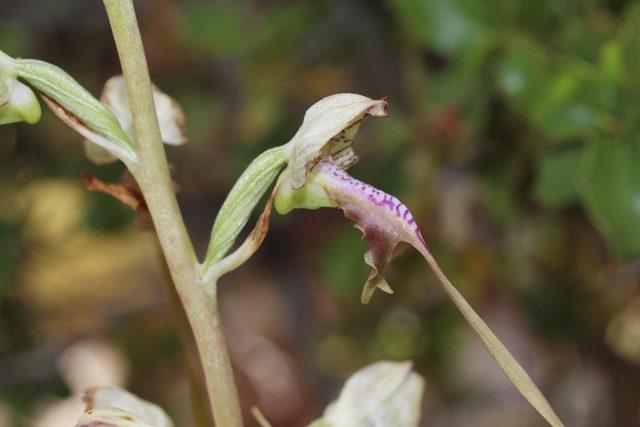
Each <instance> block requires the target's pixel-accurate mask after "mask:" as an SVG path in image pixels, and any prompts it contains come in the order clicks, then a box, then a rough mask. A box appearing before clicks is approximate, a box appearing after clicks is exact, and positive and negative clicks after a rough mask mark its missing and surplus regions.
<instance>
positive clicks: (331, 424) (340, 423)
mask: <svg viewBox="0 0 640 427" xmlns="http://www.w3.org/2000/svg"><path fill="white" fill-rule="evenodd" d="M423 391H424V379H423V378H422V377H421V376H420V375H419V374H417V373H415V372H414V371H413V370H412V364H411V362H378V363H374V364H373V365H369V366H367V367H365V368H363V369H361V370H359V371H358V372H356V373H355V374H353V375H352V376H351V377H350V378H349V379H348V380H347V382H346V383H345V385H344V387H343V389H342V391H341V392H340V396H339V397H338V400H336V401H335V402H333V403H332V404H330V405H329V406H328V407H327V409H325V411H324V416H323V417H322V418H321V419H320V420H317V421H315V422H314V423H313V424H312V425H311V426H310V427H383V426H395V427H416V426H417V425H418V423H419V422H420V413H421V409H422V405H421V401H422V393H423Z"/></svg>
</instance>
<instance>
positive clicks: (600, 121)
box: [0, 0, 640, 427]
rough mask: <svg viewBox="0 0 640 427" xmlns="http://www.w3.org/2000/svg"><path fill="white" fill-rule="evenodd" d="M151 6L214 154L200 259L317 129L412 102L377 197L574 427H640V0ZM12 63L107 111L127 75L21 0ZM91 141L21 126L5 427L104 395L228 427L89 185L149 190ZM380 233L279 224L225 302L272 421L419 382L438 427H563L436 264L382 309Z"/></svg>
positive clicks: (373, 144)
mask: <svg viewBox="0 0 640 427" xmlns="http://www.w3.org/2000/svg"><path fill="white" fill-rule="evenodd" d="M136 5H137V7H138V12H139V19H140V21H141V26H142V32H143V37H144V42H145V47H146V51H147V54H148V59H149V64H150V68H151V71H152V77H153V79H154V81H155V83H156V84H158V86H160V87H161V88H162V89H163V90H164V91H166V92H167V93H169V94H171V95H172V96H173V97H175V98H176V99H177V100H178V101H179V102H180V103H181V104H182V106H183V107H184V109H185V112H186V114H187V120H188V128H189V135H190V140H191V142H190V144H189V145H187V146H185V147H182V148H176V147H168V148H167V149H168V155H169V158H170V161H171V163H172V164H173V165H174V169H175V178H176V181H177V183H178V185H179V187H180V193H179V198H180V202H181V205H182V208H183V212H184V215H185V218H186V221H187V223H188V226H189V229H190V232H191V235H192V236H193V238H194V240H195V243H196V245H197V248H198V250H199V252H200V253H202V252H203V251H204V249H205V248H206V245H207V238H208V236H209V231H210V227H211V224H212V222H213V218H214V215H215V213H216V211H217V209H218V208H219V206H220V204H221V203H222V201H223V200H224V197H225V195H226V193H227V191H228V190H229V189H230V188H231V185H232V184H233V182H234V181H235V179H236V177H237V176H238V175H239V174H240V173H241V171H242V170H243V168H244V167H245V166H246V165H247V164H248V163H249V162H250V161H251V159H252V158H253V157H255V156H256V155H257V154H258V153H260V152H261V151H263V150H264V149H266V148H268V147H271V146H274V145H276V144H282V143H284V142H286V141H288V139H289V138H290V137H291V136H292V135H293V134H294V133H295V130H296V129H297V126H298V125H299V123H300V122H301V120H302V116H303V113H304V111H305V109H306V108H307V107H308V106H309V105H311V104H312V103H313V102H315V101H316V100H318V99H320V98H321V97H323V96H326V95H329V94H333V93H337V92H347V91H348V92H356V93H362V94H365V95H367V96H370V97H372V98H376V97H382V96H387V97H388V99H389V103H390V107H391V115H390V117H389V118H388V119H385V120H369V121H367V123H366V125H365V126H364V127H363V130H362V131H361V134H360V135H359V136H358V138H357V141H356V146H357V150H358V151H359V153H360V154H361V157H362V160H361V162H360V163H359V164H358V165H356V166H355V167H354V168H353V170H352V172H353V174H354V175H355V176H357V177H358V178H361V179H363V180H365V181H367V182H369V183H371V184H373V185H375V186H378V187H381V188H383V189H384V190H385V191H387V192H390V193H392V194H395V195H397V196H398V197H399V198H400V199H402V200H403V201H404V202H405V203H406V204H407V205H408V206H410V207H411V209H412V211H413V213H414V216H415V217H416V218H417V220H418V223H419V224H421V226H422V229H423V232H424V234H425V235H426V238H427V241H428V242H429V243H430V245H431V247H432V250H433V252H434V254H435V256H436V258H437V259H439V260H441V263H442V264H443V266H444V268H445V270H446V271H447V272H448V273H449V274H450V277H451V279H452V280H453V282H454V283H455V284H456V285H457V286H458V287H459V288H460V289H461V291H462V292H463V293H464V294H465V295H466V296H467V298H468V299H469V300H470V302H471V303H472V305H474V306H475V307H476V308H477V309H478V311H479V312H480V313H481V314H482V315H483V317H485V318H486V319H487V321H488V323H489V324H490V325H492V327H494V328H495V330H496V332H497V334H498V335H499V336H500V337H501V338H502V339H504V341H505V343H506V344H507V346H508V347H510V348H511V349H512V350H513V352H514V354H515V355H516V357H517V358H518V359H520V361H521V362H522V363H523V365H524V366H525V367H526V368H527V370H528V371H529V372H530V374H531V375H532V376H533V377H534V379H535V380H536V382H537V383H538V384H539V385H540V386H541V388H542V389H543V391H544V392H545V394H546V395H547V397H548V398H549V399H550V400H551V402H552V405H553V406H554V407H555V408H556V409H557V412H558V413H559V415H560V416H561V418H563V420H564V421H565V423H566V424H567V425H580V426H593V427H596V426H612V425H615V426H637V425H639V424H640V412H638V408H639V404H640V366H639V365H640V291H639V289H638V285H639V278H640V258H639V255H640V166H639V165H640V138H639V137H638V134H639V131H640V120H639V119H640V109H639V108H638V100H639V99H640V2H636V1H626V0H610V1H604V0H574V1H570V0H554V1H552V0H541V1H540V0H539V1H532V0H510V1H509V0H499V1H495V2H484V1H480V0H375V1H367V0H325V1H312V0H307V1H285V0H242V1H231V0H224V1H222V0H221V1H205V0H185V1H182V2H170V1H166V0H155V1H151V0H140V1H138V2H136ZM0 48H1V49H2V50H3V51H5V52H7V53H8V54H10V55H14V56H21V57H27V58H39V59H43V60H47V61H50V62H53V63H55V64H57V65H59V66H61V67H62V68H64V69H65V70H67V71H68V72H69V73H70V74H72V75H73V76H75V77H76V78H77V79H78V80H79V81H80V82H82V83H83V84H84V85H85V86H86V87H87V88H88V89H90V90H91V91H92V92H93V93H95V94H98V93H99V92H100V89H101V86H102V83H103V82H104V81H106V80H107V79H108V78H109V77H110V76H112V75H114V74H117V73H119V65H118V61H117V56H116V52H115V48H114V46H113V42H112V39H111V36H110V33H109V31H108V24H107V21H106V16H105V13H104V11H103V8H102V5H101V3H100V2H98V1H83V2H77V1H72V0H50V1H47V2H41V1H37V0H24V1H21V2H4V3H3V5H2V16H1V17H0ZM80 142H81V138H80V137H79V136H78V135H75V134H73V133H72V132H71V131H70V130H68V129H66V128H65V127H64V126H63V125H62V124H61V123H60V122H58V121H57V120H56V119H55V118H54V117H53V115H52V114H50V113H46V114H45V115H44V117H43V120H42V121H41V123H40V124H39V125H37V126H26V125H20V126H5V127H1V128H0V165H1V167H0V200H1V201H2V202H0V425H16V426H31V425H36V426H37V425H43V426H45V425H46V426H48V427H51V426H54V427H55V426H57V425H60V426H66V425H71V424H72V423H73V422H74V421H73V420H74V417H76V418H77V415H78V414H79V412H78V411H80V408H81V406H82V405H81V404H80V403H79V402H80V400H79V393H81V392H82V388H83V387H86V386H87V385H94V384H93V383H89V384H86V383H87V382H88V381H94V382H101V383H113V384H114V385H121V386H125V387H127V388H129V389H130V390H131V391H133V392H134V393H137V394H139V395H140V396H142V397H144V398H145V399H148V400H151V401H154V402H157V403H159V404H161V405H163V406H164V407H165V408H166V409H167V410H168V411H169V412H170V413H171V415H172V417H173V418H174V420H175V421H176V422H177V424H178V425H192V424H193V425H206V413H204V414H203V411H202V407H201V406H199V404H198V402H199V400H198V399H197V398H192V397H191V395H192V393H195V394H196V395H197V393H198V385H197V384H198V377H199V374H198V371H197V368H193V366H197V364H194V362H193V360H192V359H193V358H192V355H191V354H190V352H189V345H188V339H185V336H186V334H185V332H184V325H183V324H182V323H181V322H180V320H176V319H180V316H179V312H178V310H176V308H175V305H173V304H172V302H171V301H172V293H171V291H170V287H168V286H167V279H166V274H165V271H164V270H163V264H162V259H161V257H160V255H159V253H158V249H157V245H156V242H155V240H154V237H153V234H151V233H150V232H149V231H144V230H143V229H144V228H145V222H144V220H143V219H136V218H135V215H134V214H133V213H132V212H130V211H128V210H127V209H126V208H124V207H123V206H120V205H119V204H118V203H117V202H115V201H114V200H111V199H109V198H108V197H107V196H104V195H100V194H95V193H87V192H86V191H85V190H84V189H83V186H82V183H81V180H80V174H81V173H83V172H89V173H92V174H95V175H97V176H98V177H100V178H101V179H103V180H107V181H117V180H118V179H119V178H120V176H121V175H122V173H123V167H122V166H121V165H114V166H108V167H96V166H93V165H91V164H90V163H89V162H88V161H87V160H86V159H85V158H84V155H83V150H82V147H81V144H80ZM359 237H360V236H359V233H358V232H357V230H354V229H352V228H351V224H349V222H348V221H347V220H345V219H343V218H341V216H340V215H339V213H338V212H335V211H331V210H321V211H318V212H294V213H293V214H292V215H289V216H287V217H277V216H276V217H274V219H273V224H272V229H271V231H270V233H269V235H268V237H267V240H266V242H265V244H264V246H263V247H262V248H261V249H260V251H259V252H258V254H257V256H256V257H255V258H254V259H252V260H251V261H250V262H249V263H248V264H247V265H245V266H244V267H243V268H242V269H241V270H239V271H237V272H235V273H233V274H230V275H229V276H228V277H225V279H223V281H222V284H221V286H222V288H221V298H222V306H223V311H224V317H225V320H226V326H227V334H228V338H229V341H230V346H231V351H232V357H233V359H234V363H235V368H236V371H237V376H238V381H239V387H240V391H241V394H242V398H243V404H244V405H245V406H246V408H247V409H248V408H249V407H250V406H252V405H257V406H259V407H260V408H261V410H262V411H263V413H264V414H265V415H266V416H267V418H269V419H270V420H271V421H272V422H273V424H274V425H277V426H299V425H305V423H308V422H310V421H311V420H313V419H314V418H316V417H317V416H319V415H320V413H321V411H322V408H323V407H324V406H325V405H326V404H327V403H328V402H329V401H330V400H332V399H334V398H335V396H336V393H337V391H338V390H339V386H340V384H341V383H342V382H343V381H344V379H345V378H346V377H347V376H348V375H349V374H350V373H352V372H354V371H355V370H356V369H358V368H360V367H362V366H364V365H366V364H368V363H371V362H374V361H377V360H379V359H382V358H386V359H393V360H403V359H413V360H414V361H415V365H416V368H417V370H418V371H419V372H420V373H422V374H423V375H424V376H425V377H426V380H427V392H426V397H425V402H424V413H423V425H425V426H426V425H429V426H468V425H474V426H481V427H482V426H515V425H517V426H542V425H544V424H543V422H542V420H541V419H539V418H538V416H537V415H536V414H535V413H534V411H533V410H532V409H531V408H529V407H528V406H527V404H526V403H525V402H524V401H523V400H522V399H521V397H520V396H519V395H518V394H517V392H515V389H513V387H512V386H511V385H510V384H509V383H508V382H507V380H506V379H505V378H504V376H503V375H502V374H501V373H500V371H499V370H498V368H497V367H495V366H494V364H493V362H492V360H491V359H490V356H488V355H487V354H486V352H485V351H484V349H483V348H482V347H481V345H480V344H479V342H478V341H477V339H476V338H475V337H474V336H473V335H472V334H471V333H470V331H469V330H468V328H467V326H466V325H465V323H464V322H463V320H462V319H461V318H460V316H459V315H458V313H457V312H456V310H455V309H454V308H453V307H452V306H451V305H450V304H449V303H448V301H447V299H446V297H445V296H444V295H443V293H442V292H441V291H440V289H439V287H438V286H437V285H436V283H435V280H434V278H433V277H432V276H431V274H430V272H429V271H428V269H427V267H426V266H425V265H423V263H422V262H421V261H420V260H419V258H418V257H415V256H413V255H411V254H406V255H404V256H403V257H401V258H400V259H399V260H398V261H397V262H396V263H395V267H394V268H393V271H392V273H391V276H390V277H389V280H390V283H392V285H393V284H395V285H394V289H396V294H395V295H393V296H388V295H382V294H381V295H377V296H376V297H375V298H374V300H373V301H372V303H371V304H370V305H368V306H362V305H360V303H359V294H360V290H361V287H362V284H363V283H364V279H365V277H366V274H367V268H366V266H365V264H364V262H363V261H362V256H363V253H364V252H365V250H366V246H365V244H364V243H363V242H362V241H360V240H359ZM190 366H191V368H190ZM191 380H193V381H191ZM191 384H195V385H191ZM56 417H57V418H56ZM246 418H247V423H248V425H252V424H251V423H252V422H253V421H252V420H251V419H250V416H247V417H246Z"/></svg>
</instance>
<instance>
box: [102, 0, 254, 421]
mask: <svg viewBox="0 0 640 427" xmlns="http://www.w3.org/2000/svg"><path fill="white" fill-rule="evenodd" d="M104 5H105V7H106V10H107V14H108V16H109V22H110V24H111V28H112V31H113V37H114V39H115V42H116V46H117V49H118V55H119V57H120V62H121V64H122V71H123V74H124V77H125V81H126V84H127V91H128V93H129V102H130V104H131V111H132V113H133V121H134V126H135V134H136V144H137V151H138V156H139V161H138V163H136V164H131V165H128V166H129V167H130V169H131V172H132V173H133V174H134V176H135V177H136V179H137V181H138V184H139V185H140V188H141V189H142V192H143V194H144V197H145V201H146V203H147V206H148V208H149V212H150V213H151V217H152V219H153V223H154V225H155V229H156V232H157V234H158V238H159V240H160V245H161V247H162V251H163V253H164V255H165V259H166V261H167V264H168V266H169V270H170V272H171V277H172V279H173V282H174V284H175V287H176V290H177V292H178V295H179V296H180V300H181V301H182V304H183V306H184V309H185V312H186V314H187V317H188V319H189V323H190V325H191V329H192V330H193V334H194V336H195V341H196V344H197V347H198V352H199V354H200V359H201V361H202V364H203V368H204V373H205V379H206V384H207V390H208V392H209V399H210V403H211V408H212V410H213V415H214V420H215V422H216V424H217V425H218V426H221V427H239V426H242V414H241V411H240V404H239V400H238V393H237V390H236V385H235V381H234V378H233V371H232V369H231V362H230V359H229V355H228V352H227V347H226V342H225V337H224V333H223V330H222V325H221V323H220V315H219V311H218V305H217V298H216V297H215V295H213V296H209V295H206V294H205V290H204V286H203V285H202V281H201V277H200V273H199V268H198V261H197V258H196V255H195V252H194V250H193V245H192V243H191V240H190V238H189V235H188V233H187V230H186V227H185V225H184V221H183V219H182V215H181V213H180V209H179V207H178V203H177V200H176V197H175V194H174V191H173V185H172V183H171V177H170V175H169V168H168V166H167V160H166V157H165V152H164V148H163V146H162V140H161V138H160V128H159V126H158V120H157V116H156V111H155V106H154V103H153V97H152V94H151V80H150V78H149V70H148V67H147V61H146V57H145V55H144V50H143V47H142V39H141V37H140V30H139V28H138V23H137V20H136V16H135V10H134V7H133V2H132V0H104Z"/></svg>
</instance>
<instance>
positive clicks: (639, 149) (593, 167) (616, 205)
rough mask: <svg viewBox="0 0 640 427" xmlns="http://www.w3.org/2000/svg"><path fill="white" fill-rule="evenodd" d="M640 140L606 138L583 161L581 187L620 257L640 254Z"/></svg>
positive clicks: (591, 212) (594, 217)
mask: <svg viewBox="0 0 640 427" xmlns="http://www.w3.org/2000/svg"><path fill="white" fill-rule="evenodd" d="M639 165H640V141H638V139H634V140H632V141H620V140H613V139H606V138H602V139H600V140H599V141H596V142H592V143H590V144H589V145H588V146H587V147H586V148H585V153H584V155H583V157H582V159H581V162H580V168H579V171H578V173H579V180H578V190H579V194H580V198H581V200H582V203H583V204H584V206H585V208H586V209H587V212H588V214H589V216H590V217H591V218H592V220H593V221H594V222H595V224H596V225H597V226H598V228H599V229H600V231H601V232H602V233H603V234H604V235H605V236H606V237H607V240H608V241H609V242H610V243H611V244H612V245H613V247H614V248H615V250H616V252H617V253H618V255H619V256H621V257H623V258H629V257H632V256H635V255H638V254H639V253H640V167H639Z"/></svg>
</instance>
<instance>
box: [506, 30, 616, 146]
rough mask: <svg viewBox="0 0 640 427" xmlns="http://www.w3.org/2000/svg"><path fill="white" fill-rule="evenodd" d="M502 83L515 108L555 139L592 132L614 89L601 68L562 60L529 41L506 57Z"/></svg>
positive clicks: (602, 116) (601, 120)
mask: <svg viewBox="0 0 640 427" xmlns="http://www.w3.org/2000/svg"><path fill="white" fill-rule="evenodd" d="M497 84H498V87H499V88H500V89H501V90H502V92H503V93H504V95H505V96H506V97H507V99H508V100H509V101H510V103H511V105H512V106H513V107H514V109H515V110H516V111H518V112H520V113H521V114H523V115H524V116H525V117H526V118H527V119H528V120H529V121H531V122H532V123H533V124H534V125H535V126H536V127H537V128H538V129H539V130H540V131H541V132H543V133H544V134H546V135H547V136H549V137H550V138H552V139H568V138H573V137H580V136H588V135H590V134H591V132H593V130H594V129H597V128H599V127H600V126H601V125H602V123H603V121H604V119H605V118H606V117H607V111H606V110H607V108H606V107H607V106H608V101H609V100H610V97H611V93H612V91H613V86H612V85H608V84H606V82H604V81H600V79H599V78H598V77H597V73H596V71H595V69H592V68H590V67H587V66H585V65H583V64H582V63H581V62H579V61H575V62H574V61H562V60H560V61H559V60H558V58H552V57H551V56H550V55H548V54H547V53H546V52H545V51H544V50H543V49H541V48H540V47H539V46H537V45H536V44H535V43H532V42H529V41H524V40H521V41H517V42H515V43H514V44H513V45H512V46H511V47H510V49H509V51H508V52H507V54H506V55H505V56H504V57H503V58H502V59H501V60H500V62H499V64H498V71H497Z"/></svg>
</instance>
